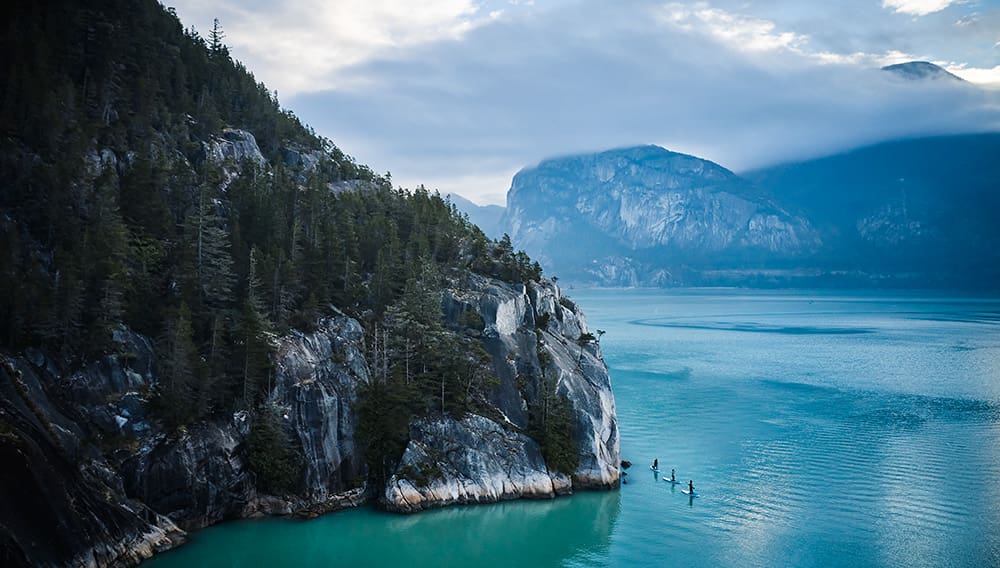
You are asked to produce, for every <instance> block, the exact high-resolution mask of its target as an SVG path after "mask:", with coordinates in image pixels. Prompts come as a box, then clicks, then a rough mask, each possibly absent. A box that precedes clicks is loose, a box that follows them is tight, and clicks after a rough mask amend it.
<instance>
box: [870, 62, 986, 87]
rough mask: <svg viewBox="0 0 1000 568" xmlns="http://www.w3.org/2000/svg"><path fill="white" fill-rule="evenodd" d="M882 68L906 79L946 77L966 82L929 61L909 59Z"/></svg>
mask: <svg viewBox="0 0 1000 568" xmlns="http://www.w3.org/2000/svg"><path fill="white" fill-rule="evenodd" d="M882 70H883V71H887V72H889V73H893V74H895V75H898V76H900V77H903V78H905V79H913V80H923V79H931V80H937V79H945V80H950V81H960V82H962V83H964V82H966V81H965V79H963V78H961V77H959V76H958V75H955V74H954V73H951V72H950V71H947V70H946V69H944V68H943V67H941V66H940V65H935V64H933V63H931V62H929V61H907V62H906V63H896V64H895V65H886V66H885V67H883V68H882Z"/></svg>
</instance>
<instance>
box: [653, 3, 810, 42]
mask: <svg viewBox="0 0 1000 568" xmlns="http://www.w3.org/2000/svg"><path fill="white" fill-rule="evenodd" d="M662 19H663V20H664V21H666V22H667V23H670V24H672V25H674V26H676V27H678V28H680V29H682V30H684V31H693V32H703V33H706V34H708V35H709V36H711V37H713V38H715V39H716V40H717V41H719V42H721V43H724V44H726V45H728V46H729V47H731V48H734V49H737V50H740V51H750V52H767V51H776V50H795V49H798V47H799V46H800V45H801V44H803V43H805V42H806V41H807V40H808V36H804V35H799V34H796V33H793V32H776V31H775V28H776V26H775V24H774V22H771V21H769V20H763V19H758V18H752V17H747V16H743V15H740V14H734V13H731V12H727V11H725V10H721V9H717V8H712V7H711V6H709V5H708V4H707V3H705V2H698V3H696V4H694V5H692V6H690V7H689V6H688V5H686V4H679V3H672V4H667V5H666V6H665V7H664V12H663V14H662Z"/></svg>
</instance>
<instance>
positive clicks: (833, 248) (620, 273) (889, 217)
mask: <svg viewBox="0 0 1000 568" xmlns="http://www.w3.org/2000/svg"><path fill="white" fill-rule="evenodd" d="M998 158H1000V134H975V135H956V136H941V137H931V138H920V139H913V140H899V141H892V142H885V143H882V144H877V145H874V146H870V147H865V148H860V149H857V150H854V151H851V152H846V153H843V154H837V155H834V156H829V157H825V158H820V159H815V160H807V161H803V162H799V163H793V164H785V165H780V166H775V167H771V168H765V169H761V170H756V171H752V172H747V173H745V174H743V175H742V176H740V175H736V174H734V173H733V172H731V171H729V170H727V169H725V168H723V167H722V166H720V165H718V164H715V163H713V162H710V161H707V160H702V159H700V158H696V157H693V156H687V155H684V154H678V153H674V152H670V151H668V150H665V149H663V148H659V147H656V146H640V147H634V148H624V149H618V150H610V151H606V152H600V153H596V154H585V155H578V156H568V157H562V158H554V159H550V160H545V161H543V162H541V163H540V164H538V165H537V166H533V167H528V168H525V169H523V170H521V171H520V172H519V173H518V174H517V175H516V176H515V177H514V180H513V182H512V184H511V189H510V192H509V193H508V206H507V209H506V212H505V214H504V217H503V219H502V222H501V230H503V231H505V232H508V233H509V234H510V236H511V238H512V240H513V243H514V245H515V246H516V247H522V248H524V249H525V250H526V251H527V252H528V253H529V254H531V255H532V256H533V257H535V258H538V259H539V260H540V261H541V262H542V264H543V266H544V267H545V268H546V270H548V271H550V272H553V273H555V274H558V275H560V276H561V277H562V278H564V279H565V280H567V281H572V282H574V283H579V284H588V285H625V286H678V285H679V286H689V285H741V286H902V287H947V288H970V289H996V288H997V287H998V286H1000V269H998V266H1000V255H998V253H997V247H996V245H997V243H998V242H1000V232H998V228H997V226H996V224H995V222H994V218H995V212H996V211H997V207H998V206H1000V188H998V181H997V180H1000V159H998Z"/></svg>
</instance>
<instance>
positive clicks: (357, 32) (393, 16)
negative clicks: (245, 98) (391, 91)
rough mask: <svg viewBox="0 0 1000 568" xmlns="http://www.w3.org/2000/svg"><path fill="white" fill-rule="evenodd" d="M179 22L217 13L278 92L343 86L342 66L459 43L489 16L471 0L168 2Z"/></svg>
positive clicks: (236, 46) (231, 41) (492, 16)
mask: <svg viewBox="0 0 1000 568" xmlns="http://www.w3.org/2000/svg"><path fill="white" fill-rule="evenodd" d="M172 3H173V4H175V5H176V7H177V10H178V13H179V14H180V16H181V17H182V19H184V21H185V22H189V23H190V22H199V23H201V25H200V26H198V27H199V28H200V29H201V32H202V33H203V34H204V33H205V32H206V31H207V29H208V28H209V26H210V22H211V19H212V18H213V17H218V18H219V19H220V20H221V22H222V26H223V28H224V29H225V31H226V34H227V36H226V43H227V44H228V45H229V46H230V48H231V50H232V51H233V53H234V54H235V56H236V57H237V58H239V59H242V60H243V61H244V62H245V63H247V65H248V66H249V67H250V68H251V69H252V70H254V72H255V74H257V75H258V76H259V77H262V78H263V79H265V80H266V82H267V84H268V86H269V87H271V88H272V89H277V90H278V91H279V92H280V93H282V94H283V95H294V94H298V93H302V92H314V91H321V90H326V89H336V88H345V87H348V86H356V84H355V85H348V84H346V83H345V76H344V74H343V71H344V70H345V69H348V68H350V67H352V66H355V65H360V64H363V63H365V62H367V61H369V60H371V59H373V58H377V57H382V56H386V55H387V54H391V53H393V52H398V51H401V50H405V49H408V48H412V47H414V46H417V45H421V44H426V43H433V42H438V41H449V40H450V41H455V40H460V39H461V38H462V37H464V36H465V34H467V33H468V32H469V31H470V30H472V29H474V28H476V27H477V26H480V25H482V24H484V23H487V22H490V21H493V20H496V19H497V18H499V17H500V15H501V11H499V10H493V11H489V12H484V11H483V9H482V6H481V5H480V4H481V3H480V2H476V1H475V0H422V1H421V2H420V6H419V8H417V7H415V6H413V5H411V4H410V3H409V2H401V1H399V0H338V1H337V2H329V1H326V0H292V1H288V2H282V3H280V4H277V3H275V4H273V5H272V4H270V3H263V5H253V4H254V3H252V2H246V3H245V2H239V1H235V0H230V1H224V2H218V3H215V4H213V5H211V6H209V5H207V3H203V2H200V1H199V0H173V2H172Z"/></svg>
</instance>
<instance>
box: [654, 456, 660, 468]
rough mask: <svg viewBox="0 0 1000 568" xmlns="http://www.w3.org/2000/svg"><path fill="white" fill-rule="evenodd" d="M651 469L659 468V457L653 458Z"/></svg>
mask: <svg viewBox="0 0 1000 568" xmlns="http://www.w3.org/2000/svg"><path fill="white" fill-rule="evenodd" d="M653 469H660V458H653Z"/></svg>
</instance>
